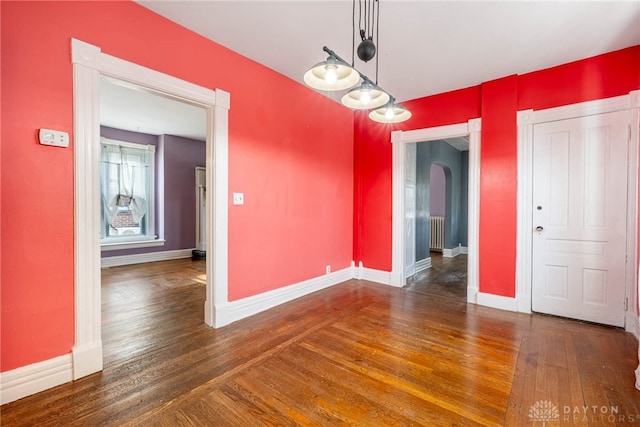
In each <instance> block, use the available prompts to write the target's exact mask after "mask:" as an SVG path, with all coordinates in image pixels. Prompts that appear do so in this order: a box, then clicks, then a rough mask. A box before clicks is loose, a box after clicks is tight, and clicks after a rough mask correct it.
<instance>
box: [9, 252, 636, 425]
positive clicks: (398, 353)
mask: <svg viewBox="0 0 640 427" xmlns="http://www.w3.org/2000/svg"><path fill="white" fill-rule="evenodd" d="M434 255H435V254H434ZM465 264H466V257H464V256H459V257H456V258H454V259H442V258H441V257H439V256H434V258H433V267H432V268H431V269H430V270H427V271H425V272H423V273H420V274H418V275H417V276H416V277H415V278H414V280H413V281H412V282H411V284H410V285H408V286H407V287H405V288H403V289H396V288H392V287H388V286H384V285H378V284H374V283H370V282H366V281H360V280H351V281H348V282H345V283H343V284H340V285H338V286H334V287H332V288H329V289H326V290H323V291H320V292H317V293H315V294H313V295H309V296H306V297H304V298H301V299H299V300H296V301H294V302H291V303H288V304H284V305H281V306H279V307H276V308H274V309H272V310H269V311H267V312H264V313H261V314H258V315H256V316H253V317H251V318H249V319H245V320H242V321H239V322H236V323H234V324H232V325H229V326H227V327H224V328H221V329H218V330H215V329H211V328H208V327H207V326H205V325H204V324H203V322H202V319H203V305H204V299H205V276H204V271H205V268H204V267H205V264H204V262H203V261H192V260H178V261H167V262H159V263H152V264H146V265H139V266H129V267H116V268H111V269H107V270H104V271H103V293H102V298H103V344H104V361H105V367H104V371H102V372H101V373H97V374H94V375H91V376H89V377H87V378H83V379H80V380H78V381H75V382H73V383H70V384H65V385H62V386H59V387H56V388H54V389H51V390H47V391H44V392H42V393H39V394H37V395H34V396H29V397H26V398H24V399H21V400H19V401H17V402H12V403H9V404H7V405H4V406H2V407H1V408H0V422H1V424H2V426H172V427H173V426H263V425H266V426H273V425H282V426H300V425H302V426H311V425H312V426H334V425H358V426H474V425H482V426H542V425H545V424H546V425H549V426H553V425H561V426H565V425H566V426H569V425H580V426H583V425H612V426H613V425H619V426H629V425H640V391H637V390H635V388H634V376H633V371H634V369H635V368H636V366H637V364H638V361H637V346H638V343H637V341H636V340H635V338H633V337H632V336H631V335H630V334H627V333H625V332H623V331H621V330H619V329H615V328H608V327H603V326H598V325H592V324H586V323H582V322H577V321H572V320H567V319H560V318H555V317H550V316H543V315H536V314H534V315H526V314H521V313H511V312H504V311H499V310H494V309H490V308H486V307H481V306H476V305H470V304H466V302H465V301H466V289H465V288H466V284H465V283H466V274H465ZM544 402H548V405H550V406H551V409H553V408H554V407H555V409H556V410H557V418H555V415H554V413H553V412H542V409H543V408H542V406H543V405H544V404H545V403H544Z"/></svg>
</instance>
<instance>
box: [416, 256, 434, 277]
mask: <svg viewBox="0 0 640 427" xmlns="http://www.w3.org/2000/svg"><path fill="white" fill-rule="evenodd" d="M429 268H431V257H428V258H425V259H421V260H420V261H417V262H416V263H415V264H414V265H413V274H418V273H420V272H421V271H424V270H427V269H429Z"/></svg>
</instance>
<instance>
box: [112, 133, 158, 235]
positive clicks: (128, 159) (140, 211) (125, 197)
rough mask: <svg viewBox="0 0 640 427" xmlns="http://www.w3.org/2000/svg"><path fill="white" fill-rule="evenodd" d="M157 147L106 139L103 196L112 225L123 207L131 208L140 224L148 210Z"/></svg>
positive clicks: (129, 209)
mask: <svg viewBox="0 0 640 427" xmlns="http://www.w3.org/2000/svg"><path fill="white" fill-rule="evenodd" d="M138 147H139V148H138ZM153 149H154V147H153V146H144V145H139V146H133V144H124V143H117V142H113V141H110V140H106V139H103V141H102V143H101V156H100V157H101V195H102V205H103V215H104V219H105V221H106V222H107V223H108V224H110V225H112V226H113V225H114V221H115V219H116V216H117V215H118V212H120V210H121V209H122V208H126V209H127V210H128V211H130V213H131V215H132V217H133V220H134V221H135V222H136V223H140V222H141V221H142V219H143V218H144V216H145V215H146V214H147V213H148V209H149V202H148V200H149V192H150V191H151V188H152V186H151V185H150V184H151V183H150V182H149V181H150V173H149V170H150V167H151V165H150V162H152V161H153V158H152V155H151V154H152V153H153ZM142 234H146V233H142Z"/></svg>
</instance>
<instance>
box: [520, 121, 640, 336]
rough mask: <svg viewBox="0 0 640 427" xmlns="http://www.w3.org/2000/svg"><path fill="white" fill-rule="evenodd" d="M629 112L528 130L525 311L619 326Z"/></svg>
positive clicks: (622, 298) (623, 316)
mask: <svg viewBox="0 0 640 427" xmlns="http://www.w3.org/2000/svg"><path fill="white" fill-rule="evenodd" d="M628 129H629V114H628V113H627V112H626V111H618V112H613V113H605V114H599V115H592V116H586V117H580V118H575V119H565V120H559V121H554V122H547V123H540V124H536V125H534V127H533V134H534V135H533V142H534V143H533V206H531V209H532V217H533V226H534V229H533V230H532V233H533V261H532V267H533V271H532V274H533V278H532V310H533V311H536V312H541V313H546V314H554V315H559V316H564V317H570V318H574V319H580V320H586V321H591V322H597V323H602V324H607V325H612V326H624V324H625V312H624V311H625V308H624V305H625V301H624V298H625V266H626V246H627V209H626V204H627V156H628V145H629V144H628V135H629V133H628Z"/></svg>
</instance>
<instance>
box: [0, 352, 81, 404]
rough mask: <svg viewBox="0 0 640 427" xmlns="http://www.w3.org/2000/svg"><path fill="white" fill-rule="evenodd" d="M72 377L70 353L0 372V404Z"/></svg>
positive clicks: (37, 391) (65, 381) (61, 382)
mask: <svg viewBox="0 0 640 427" xmlns="http://www.w3.org/2000/svg"><path fill="white" fill-rule="evenodd" d="M72 379H73V363H72V359H71V354H65V355H63V356H58V357H54V358H53V359H48V360H45V361H43V362H38V363H34V364H31V365H27V366H22V367H20V368H17V369H13V370H11V371H6V372H2V373H0V405H4V404H5V403H9V402H13V401H14V400H18V399H21V398H23V397H25V396H29V395H31V394H35V393H39V392H41V391H44V390H46V389H49V388H52V387H55V386H58V385H60V384H64V383H68V382H69V381H71V380H72Z"/></svg>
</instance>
